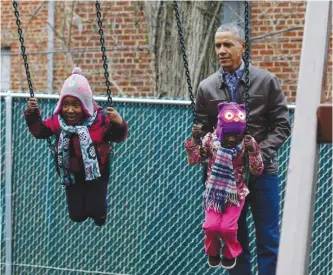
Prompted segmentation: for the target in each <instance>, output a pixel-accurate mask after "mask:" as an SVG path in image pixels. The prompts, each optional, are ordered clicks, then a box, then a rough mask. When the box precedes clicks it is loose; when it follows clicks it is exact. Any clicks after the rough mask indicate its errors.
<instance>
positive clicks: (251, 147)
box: [244, 135, 256, 152]
mask: <svg viewBox="0 0 333 275" xmlns="http://www.w3.org/2000/svg"><path fill="white" fill-rule="evenodd" d="M244 145H245V149H246V150H247V151H248V152H255V151H256V144H255V141H254V139H253V138H252V136H250V135H245V136H244Z"/></svg>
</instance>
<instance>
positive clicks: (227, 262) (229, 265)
mask: <svg viewBox="0 0 333 275" xmlns="http://www.w3.org/2000/svg"><path fill="white" fill-rule="evenodd" d="M236 260H237V257H235V258H232V259H227V258H226V257H223V258H222V261H221V267H222V268H224V269H233V268H234V267H235V265H236Z"/></svg>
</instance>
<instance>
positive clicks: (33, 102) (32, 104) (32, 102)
mask: <svg viewBox="0 0 333 275" xmlns="http://www.w3.org/2000/svg"><path fill="white" fill-rule="evenodd" d="M37 110H38V102H37V98H29V100H28V111H29V112H31V113H32V112H36V111H37Z"/></svg>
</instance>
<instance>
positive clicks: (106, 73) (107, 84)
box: [95, 1, 114, 159]
mask: <svg viewBox="0 0 333 275" xmlns="http://www.w3.org/2000/svg"><path fill="white" fill-rule="evenodd" d="M95 7H96V14H97V19H98V20H97V24H98V27H99V31H98V32H99V35H100V42H101V51H102V59H103V67H104V76H105V84H106V93H107V96H108V106H110V107H112V97H111V89H110V84H111V83H110V80H109V76H110V75H109V72H108V63H107V62H108V59H107V56H106V54H105V51H106V48H105V46H104V42H105V39H104V32H103V29H102V19H101V18H102V14H101V12H100V10H101V5H100V4H99V2H98V1H96V3H95ZM109 147H110V158H111V159H112V158H113V156H114V146H113V143H112V142H109Z"/></svg>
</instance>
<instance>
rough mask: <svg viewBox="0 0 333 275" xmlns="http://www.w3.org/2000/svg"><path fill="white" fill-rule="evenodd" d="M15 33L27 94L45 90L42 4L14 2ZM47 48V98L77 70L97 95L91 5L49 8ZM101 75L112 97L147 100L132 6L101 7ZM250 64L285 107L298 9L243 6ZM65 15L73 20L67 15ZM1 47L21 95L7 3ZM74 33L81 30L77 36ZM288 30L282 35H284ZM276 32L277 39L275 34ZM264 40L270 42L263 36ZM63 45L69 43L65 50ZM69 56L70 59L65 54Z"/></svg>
mask: <svg viewBox="0 0 333 275" xmlns="http://www.w3.org/2000/svg"><path fill="white" fill-rule="evenodd" d="M19 3H20V6H19V11H20V18H21V26H22V28H23V30H24V39H25V46H26V48H27V52H29V53H33V54H29V55H28V60H29V65H30V71H31V75H32V80H33V86H34V90H36V91H46V89H47V74H48V71H47V54H46V52H47V16H48V2H46V1H45V2H44V1H19ZM55 3H56V4H55V5H56V6H55V18H56V19H55V33H56V35H55V39H54V40H55V42H54V47H55V51H56V53H54V69H53V73H54V82H53V90H54V91H55V92H58V91H60V89H61V86H62V83H63V81H64V80H65V78H66V77H68V75H69V74H70V72H71V70H72V68H73V67H74V66H76V65H79V66H80V67H81V68H82V69H83V71H84V73H85V76H86V77H87V78H88V80H89V81H90V83H91V86H92V89H93V91H94V93H103V94H105V84H104V83H105V78H104V69H103V63H102V59H101V56H102V54H101V51H100V41H99V34H98V32H97V29H96V28H97V24H96V20H97V17H96V11H95V5H94V1H93V2H87V1H76V2H74V3H75V4H74V9H72V5H73V2H72V1H56V2H55ZM101 7H102V13H103V29H104V34H105V41H106V47H107V49H108V52H107V58H108V61H109V72H110V73H111V76H112V80H113V81H114V83H115V84H116V85H111V87H112V93H113V94H117V95H119V94H121V93H123V94H126V95H134V96H150V95H152V88H151V76H152V71H151V66H150V63H151V57H150V54H149V51H148V48H147V41H148V37H147V33H146V31H145V30H146V29H147V26H146V23H145V20H144V17H143V9H142V5H141V4H140V2H134V1H112V2H111V1H101ZM251 7H252V33H251V37H252V52H251V55H252V62H253V64H255V65H258V66H260V67H262V68H266V69H268V70H269V71H271V72H273V73H275V74H276V75H277V76H278V77H279V79H280V80H281V83H282V87H283V90H284V92H285V93H286V95H287V96H288V101H289V102H293V101H294V100H295V96H296V89H297V80H298V70H299V61H300V53H301V48H302V35H303V25H304V15H305V9H306V3H305V2H298V1H295V2H293V1H292V2H280V1H251ZM72 11H73V13H72ZM1 19H2V21H1V30H2V32H1V46H2V47H10V48H11V53H12V58H11V89H12V90H27V87H28V86H27V82H26V77H25V70H24V66H23V61H22V57H21V56H20V55H19V50H20V48H19V42H18V35H17V26H16V23H15V18H14V14H13V8H12V2H11V1H1ZM80 27H81V28H82V29H80ZM288 28H291V29H290V30H286V29H288ZM279 31H283V32H281V33H277V32H279ZM268 33H270V34H272V33H274V35H267V34H268ZM69 41H70V43H69ZM69 51H72V52H71V53H68V52H69ZM325 91H326V98H328V99H330V100H331V96H332V37H331V40H330V50H329V69H328V72H327V78H326V83H325Z"/></svg>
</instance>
